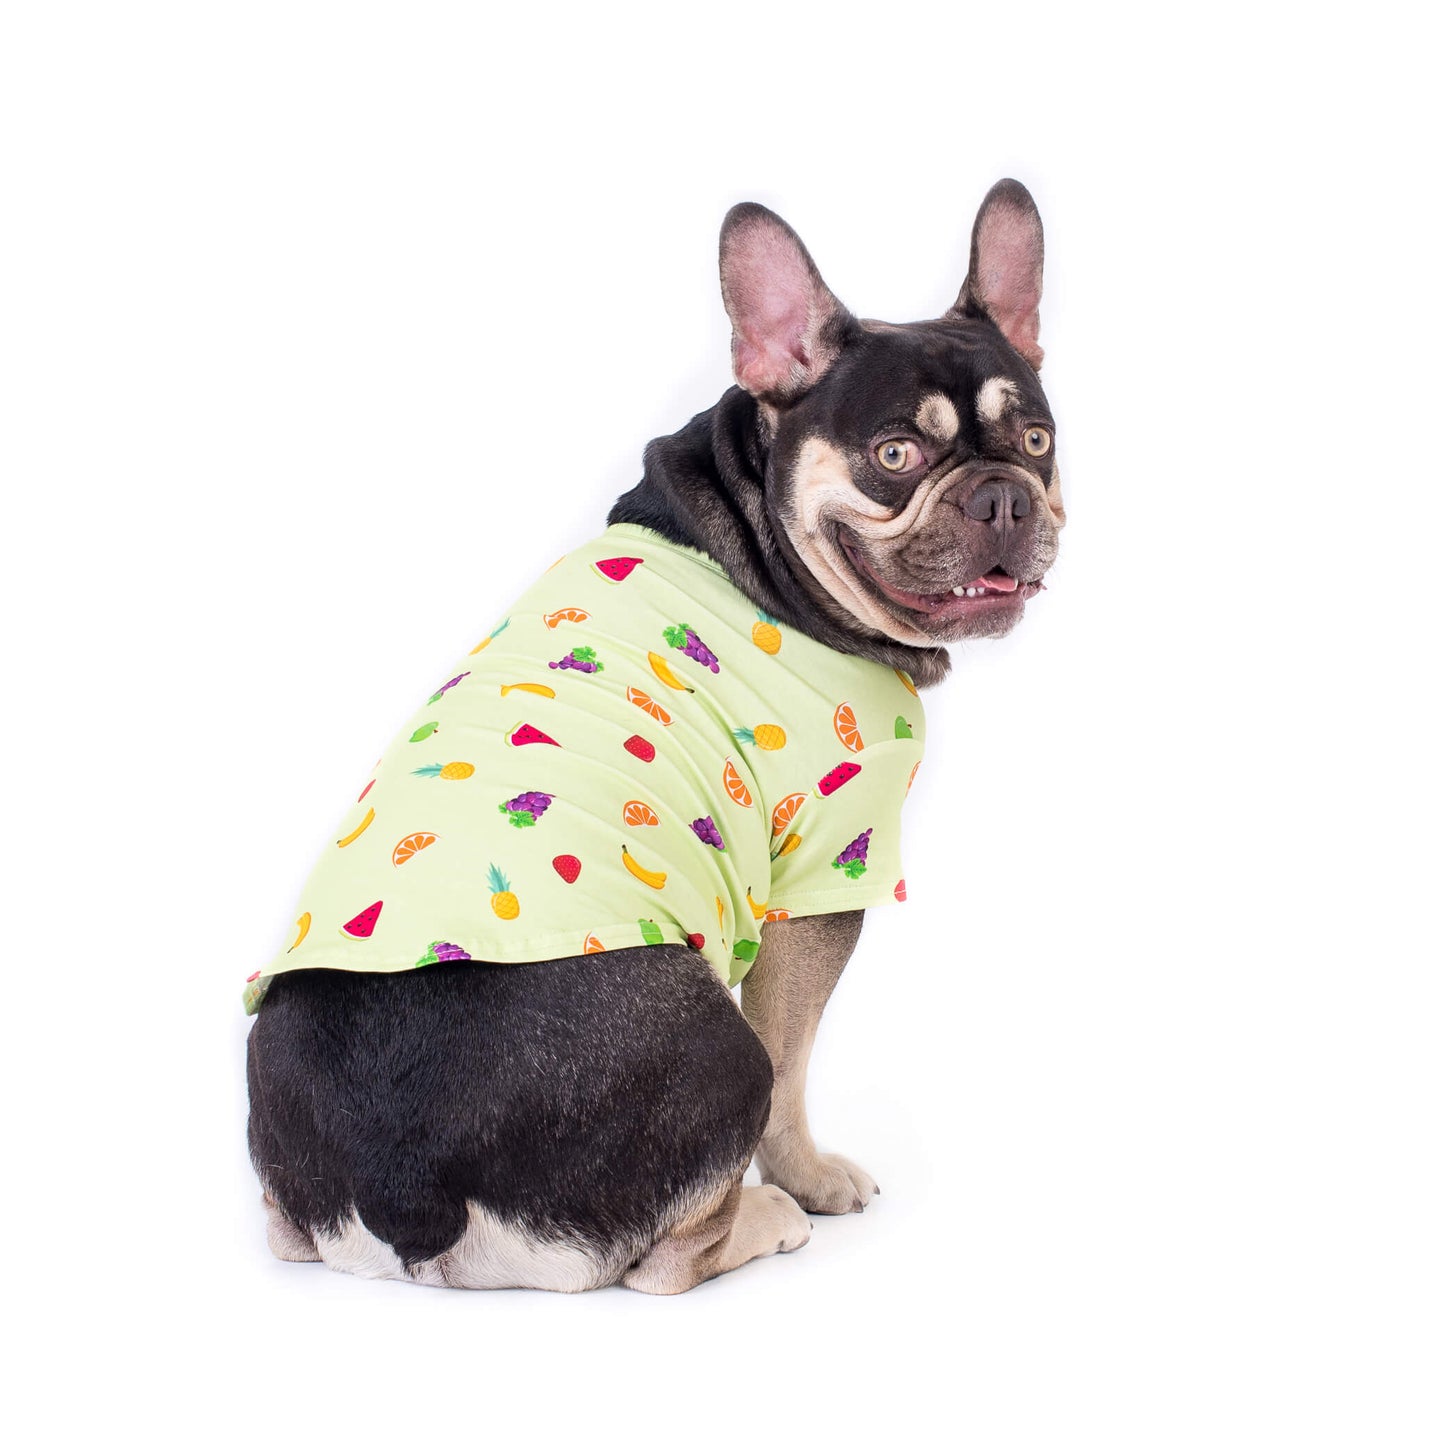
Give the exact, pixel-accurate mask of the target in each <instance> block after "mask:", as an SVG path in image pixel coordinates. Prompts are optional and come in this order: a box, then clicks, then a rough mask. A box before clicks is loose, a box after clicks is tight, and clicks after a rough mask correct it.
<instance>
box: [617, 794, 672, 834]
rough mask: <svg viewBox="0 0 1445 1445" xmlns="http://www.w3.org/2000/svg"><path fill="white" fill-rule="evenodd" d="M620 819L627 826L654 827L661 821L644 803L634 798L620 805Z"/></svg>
mask: <svg viewBox="0 0 1445 1445" xmlns="http://www.w3.org/2000/svg"><path fill="white" fill-rule="evenodd" d="M622 821H623V822H624V823H626V824H627V826H628V827H629V828H655V827H657V825H658V824H659V823H660V822H661V821H662V820H661V819H660V818H659V817H658V816H657V814H656V813H654V812H653V811H652V809H651V808H649V807H648V806H647V804H646V803H644V802H641V801H640V800H639V799H637V798H634V799H633V800H632V801H631V802H630V803H624V804H623V806H622Z"/></svg>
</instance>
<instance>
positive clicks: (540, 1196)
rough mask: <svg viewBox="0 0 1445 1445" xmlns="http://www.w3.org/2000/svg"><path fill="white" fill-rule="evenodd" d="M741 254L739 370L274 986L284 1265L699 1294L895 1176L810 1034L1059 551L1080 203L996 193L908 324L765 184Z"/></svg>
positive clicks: (633, 502) (264, 1136)
mask: <svg viewBox="0 0 1445 1445" xmlns="http://www.w3.org/2000/svg"><path fill="white" fill-rule="evenodd" d="M720 271H721V280H722V293H723V301H724V305H725V307H726V310H727V313H728V316H729V318H730V320H731V323H732V331H733V335H732V365H733V373H734V376H735V378H736V383H737V384H736V385H735V386H734V387H731V388H730V389H729V390H728V391H727V392H726V393H725V394H724V395H723V397H722V398H721V399H720V400H719V401H718V403H717V404H716V405H715V406H714V407H712V408H711V409H709V410H708V411H705V412H703V413H701V414H700V415H698V416H696V417H694V418H693V419H692V420H691V421H690V422H688V423H687V424H686V425H685V426H684V427H682V429H681V430H679V431H678V432H676V433H675V434H674V435H672V436H668V437H663V438H659V439H657V440H655V441H653V442H652V443H651V444H650V445H649V446H648V447H647V448H646V451H645V454H644V466H643V475H642V480H641V481H640V482H639V483H638V485H637V486H636V487H634V488H633V489H632V490H631V491H629V492H627V493H626V494H624V495H623V496H622V497H621V498H620V499H618V501H617V502H616V504H615V505H614V506H613V508H612V511H611V513H610V515H609V517H608V524H609V525H608V529H607V531H606V532H604V534H603V536H602V538H600V539H599V540H598V542H597V543H595V544H591V545H590V546H589V547H584V548H581V549H578V552H577V553H576V554H569V558H568V559H564V561H563V563H562V564H560V565H559V568H558V570H557V571H556V572H555V573H549V574H547V575H546V576H545V577H544V578H543V579H541V580H540V581H539V583H538V584H537V586H536V587H535V588H534V589H533V590H532V591H531V592H529V593H528V594H527V596H526V598H524V599H522V601H521V602H520V603H519V604H517V605H516V606H514V607H513V608H512V609H510V611H509V613H508V614H507V615H506V616H505V617H504V618H503V619H502V620H501V621H500V623H499V625H498V626H497V627H495V628H494V629H492V630H491V631H490V632H489V633H488V636H487V637H486V638H484V639H483V640H482V642H480V643H479V644H478V646H477V648H475V649H473V651H472V653H471V654H469V655H468V658H467V659H465V660H464V661H463V663H462V665H460V666H459V668H458V669H457V675H456V676H454V677H452V678H451V679H450V680H449V681H448V682H446V683H444V684H443V685H442V687H441V688H439V689H438V691H437V692H436V693H434V694H433V695H432V696H431V697H430V698H428V700H427V703H426V704H425V705H424V706H423V707H422V708H421V709H420V710H419V711H418V713H417V715H416V718H414V719H413V723H412V724H409V725H408V727H407V729H405V730H404V731H403V733H402V735H401V736H400V737H399V738H398V740H397V742H396V743H394V744H393V746H392V748H391V749H390V750H389V752H388V754H387V755H386V758H384V760H383V762H382V764H381V765H380V767H379V770H378V772H377V775H376V778H375V779H374V785H375V791H374V792H373V791H372V787H373V785H372V784H368V788H367V790H366V792H365V793H363V796H362V798H361V799H360V800H359V801H358V804H357V807H356V810H355V811H354V812H353V813H352V814H349V815H348V819H349V821H350V822H352V823H353V824H354V826H353V827H351V828H350V829H349V830H348V831H347V833H346V834H345V835H344V836H343V837H341V838H339V839H338V840H337V845H336V847H335V849H334V850H328V854H327V857H326V858H324V859H323V860H322V863H321V864H319V865H318V869H317V873H316V875H315V876H314V878H313V881H312V883H311V884H309V885H308V890H309V897H310V900H311V901H309V902H308V907H307V910H306V911H305V912H304V913H303V915H302V918H301V920H300V921H299V927H298V936H297V938H296V941H295V942H294V943H293V944H292V945H291V947H290V948H289V949H288V950H287V951H286V952H285V953H283V954H282V955H281V956H280V958H278V959H277V960H275V961H273V963H272V964H270V965H268V966H267V967H266V968H265V969H263V970H261V971H260V972H258V973H257V974H256V975H253V977H252V979H251V980H249V981H248V992H247V1004H248V1008H249V1009H250V1010H251V1011H253V1012H255V1013H256V1014H257V1017H256V1020H255V1023H254V1025H253V1027H252V1030H251V1034H250V1038H249V1043H248V1069H247V1074H248V1084H249V1090H250V1100H251V1114H250V1126H249V1143H250V1149H251V1155H252V1159H253V1161H254V1164H255V1167H256V1170H257V1173H258V1175H259V1177H260V1180H261V1182H262V1185H263V1188H264V1194H263V1203H264V1206H265V1209H266V1213H267V1233H268V1241H269V1244H270V1247H271V1249H272V1251H273V1252H274V1253H275V1254H276V1255H277V1256H278V1257H280V1258H281V1259H285V1260H297V1261H299V1260H324V1261H325V1262H326V1264H328V1265H329V1266H331V1267H332V1268H334V1269H338V1270H344V1271H349V1272H352V1273H355V1274H358V1275H362V1276H365V1277H370V1278H386V1279H402V1280H411V1281H415V1282H419V1283H423V1284H432V1285H449V1286H460V1287H468V1288H496V1287H509V1286H515V1287H530V1288H537V1289H551V1290H562V1291H578V1290H586V1289H595V1288H599V1287H602V1286H605V1285H610V1284H615V1283H619V1282H620V1283H622V1284H624V1285H627V1286H629V1287H631V1288H633V1289H637V1290H642V1291H647V1292H651V1293H658V1294H673V1293H678V1292H681V1291H684V1290H687V1289H690V1288H692V1287H693V1286H695V1285H697V1284H699V1283H701V1282H702V1281H704V1280H707V1279H710V1278H712V1277H713V1276H715V1275H719V1274H722V1273H724V1272H725V1271H728V1270H732V1269H735V1268H737V1267H738V1266H739V1265H741V1264H743V1263H745V1262H746V1261H748V1260H751V1259H755V1258H759V1257H761V1256H764V1255H769V1254H773V1253H777V1252H785V1251H789V1250H793V1249H796V1248H798V1247H799V1246H801V1245H803V1244H805V1243H806V1242H807V1240H808V1238H809V1234H810V1231H811V1225H810V1223H809V1221H808V1213H809V1212H812V1213H822V1214H839V1213H847V1212H849V1211H861V1210H862V1209H863V1208H864V1206H865V1205H866V1204H867V1203H868V1202H869V1200H870V1199H871V1198H872V1196H873V1195H874V1194H875V1193H876V1192H877V1186H876V1185H875V1184H874V1182H873V1180H872V1178H871V1177H870V1176H869V1175H868V1173H867V1172H866V1171H865V1170H864V1169H862V1168H860V1167H859V1166H858V1165H857V1164H855V1163H853V1162H852V1161H851V1160H849V1159H846V1158H844V1157H842V1156H841V1155H832V1154H828V1155H825V1154H820V1153H819V1152H818V1150H817V1148H816V1147H815V1145H814V1142H813V1139H812V1136H811V1134H810V1133H809V1129H808V1122H807V1115H806V1111H805V1107H804V1082H805V1075H806V1070H807V1063H808V1056H809V1052H810V1049H811V1046H812V1041H813V1037H814V1033H815V1031H816V1029H817V1025H818V1020H819V1017H820V1015H821V1013H822V1010H823V1008H824V1005H825V1004H826V1003H827V1000H828V997H829V995H830V993H831V992H832V989H833V987H834V985H835V983H836V982H837V979H838V977H839V975H840V974H841V972H842V969H843V967H844V965H845V964H846V962H847V960H848V957H849V955H850V953H851V952H852V950H853V947H854V945H855V943H856V942H857V939H858V936H859V932H860V929H861V926H862V916H863V914H862V910H863V908H864V907H865V906H871V905H872V904H874V903H881V902H887V901H891V899H892V898H893V897H898V898H900V899H901V898H902V897H903V896H905V885H904V883H903V879H902V876H901V871H900V865H899V864H898V862H897V854H896V837H895V834H896V820H897V817H898V814H899V811H900V809H901V806H902V800H903V796H904V795H905V794H906V792H907V788H908V786H911V784H912V778H913V773H915V772H916V771H917V764H918V758H919V754H920V752H921V746H922V715H921V711H920V710H919V706H920V705H919V703H918V698H917V691H918V689H919V688H922V687H927V686H931V685H933V684H936V683H938V682H939V681H941V680H942V678H943V677H944V676H945V674H946V673H947V671H948V669H949V658H948V653H947V650H946V648H947V645H948V644H949V643H952V642H957V641H961V640H964V639H972V638H982V637H999V636H1002V635H1003V634H1005V633H1007V632H1008V631H1010V629H1012V628H1013V627H1014V626H1015V625H1016V624H1017V623H1018V621H1019V620H1020V618H1021V617H1022V616H1023V613H1024V610H1025V606H1026V604H1027V602H1028V600H1029V599H1030V598H1031V597H1032V596H1034V595H1035V594H1036V593H1037V592H1038V591H1039V590H1040V589H1041V588H1042V587H1043V579H1044V576H1045V574H1046V573H1047V572H1048V570H1049V568H1050V566H1051V565H1052V564H1053V562H1054V560H1055V557H1056V554H1057V550H1058V538H1059V531H1060V529H1061V528H1062V526H1063V524H1064V520H1065V514H1064V508H1063V503H1062V498H1061V484H1060V478H1059V470H1058V464H1057V460H1056V446H1055V436H1054V423H1053V418H1052V415H1051V413H1050V410H1049V405H1048V402H1047V400H1046V399H1045V397H1044V393H1043V391H1042V389H1041V387H1040V383H1039V378H1038V369H1039V366H1040V364H1041V362H1042V359H1043V353H1042V351H1041V350H1040V348H1039V340H1038V334H1039V300H1040V294H1041V289H1042V278H1043V229H1042V225H1041V222H1040V220H1039V215H1038V211H1037V209H1036V207H1035V205H1034V203H1033V200H1032V198H1031V197H1030V195H1029V193H1028V191H1027V190H1025V188H1024V187H1023V186H1022V185H1020V184H1019V183H1018V182H1016V181H1011V180H1004V181H1000V182H999V183H998V184H997V185H996V186H994V187H993V188H992V190H990V191H989V193H988V195H987V196H986V197H985V199H984V201H983V204H982V205H981V207H980V209H979V212H978V215H977V218H976V220H975V222H974V226H973V232H972V241H971V249H970V256H969V265H968V273H967V277H966V279H965V281H964V283H963V287H962V290H961V291H960V293H959V295H958V299H957V301H956V302H955V303H954V304H953V305H952V306H951V307H950V308H949V310H948V311H947V312H946V313H945V314H944V315H943V316H941V317H940V318H938V319H937V320H931V321H922V322H914V323H908V324H901V325H895V324H891V323H885V322H880V321H871V320H861V319H858V318H856V317H854V316H853V315H852V314H851V313H850V312H849V311H848V310H847V309H846V308H845V307H844V306H843V305H842V303H841V302H840V301H839V300H838V299H837V298H836V297H835V296H834V295H833V293H832V292H831V291H830V290H829V289H828V287H827V286H826V285H825V284H824V282H823V279H822V277H821V276H820V274H819V272H818V269H817V267H816V266H815V265H814V263H813V260H812V258H811V257H810V256H809V254H808V252H807V250H806V249H805V248H804V246H803V244H802V242H801V241H800V240H799V238H798V236H797V235H796V234H795V233H794V232H793V230H792V229H791V228H790V227H789V226H788V225H787V224H786V223H785V222H784V221H782V220H781V219H780V218H779V217H778V216H776V215H774V214H773V213H772V212H771V211H769V210H767V209H765V208H764V207H762V206H759V205H756V204H751V203H746V204H742V205H739V206H736V207H734V208H733V209H732V210H731V211H730V212H729V213H728V215H727V217H726V219H725V221H724V224H723V228H722V235H721V242H720ZM835 703H836V706H834V704H835ZM749 709H750V710H749ZM519 714H524V715H523V716H521V719H520V721H519V720H518V715H519ZM890 714H893V715H892V716H890ZM503 719H506V720H505V721H504V720H503ZM443 758H445V759H446V761H442V759H443ZM815 774H816V776H814V775H815ZM489 789H490V791H489ZM513 789H515V794H514V795H512V796H506V794H509V793H512V790H513ZM363 809H364V811H362V810H363ZM855 828H856V829H857V830H858V831H857V833H856V834H855V833H854V829H855ZM398 835H399V836H398ZM895 874H896V875H897V876H896V878H895ZM373 894H374V895H375V896H374V897H373V896H372V895H373ZM307 897H308V896H307V895H304V896H303V901H307ZM353 908H355V909H356V912H355V913H354V915H352V916H348V914H349V913H350V911H351V909H353ZM594 924H595V926H593V925H594ZM739 982H740V983H741V1008H740V1009H739V1007H738V1006H737V1004H736V1003H735V1001H734V999H733V996H732V995H731V993H730V992H729V986H730V985H732V984H734V983H739ZM754 1159H756V1162H757V1165H758V1168H759V1170H760V1172H761V1176H762V1181H763V1182H762V1184H761V1185H759V1186H754V1187H744V1186H743V1183H742V1180H743V1176H744V1173H745V1171H746V1170H747V1168H748V1166H749V1163H750V1162H751V1161H753V1160H754Z"/></svg>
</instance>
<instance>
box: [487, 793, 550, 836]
mask: <svg viewBox="0 0 1445 1445" xmlns="http://www.w3.org/2000/svg"><path fill="white" fill-rule="evenodd" d="M552 797H553V795H552V794H551V793H518V794H517V796H516V797H515V798H513V799H511V800H510V801H509V802H506V803H498V804H497V811H498V812H499V813H505V814H506V815H507V821H508V822H509V823H510V824H511V825H512V826H513V827H514V828H532V827H535V826H536V823H537V819H538V818H540V817H541V816H542V814H543V813H545V812H546V811H547V809H548V808H550V807H551V806H552Z"/></svg>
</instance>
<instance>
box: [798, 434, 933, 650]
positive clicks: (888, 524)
mask: <svg viewBox="0 0 1445 1445" xmlns="http://www.w3.org/2000/svg"><path fill="white" fill-rule="evenodd" d="M793 487H794V490H793V505H792V509H791V511H790V513H789V515H788V516H786V517H785V518H784V526H785V528H786V530H787V533H788V540H789V541H791V542H792V544H793V546H794V547H795V548H796V549H797V553H798V556H799V557H801V558H802V559H803V562H804V564H805V565H806V566H807V568H808V570H809V571H810V572H812V574H813V575H814V576H815V577H816V578H817V579H818V581H819V582H820V583H821V584H822V585H823V587H824V588H825V589H826V590H827V592H828V594H829V595H830V596H831V597H835V598H837V599H838V600H839V602H840V603H842V604H843V605H845V606H847V607H848V609H849V611H851V612H852V613H853V615H854V616H855V617H857V618H858V619H859V620H860V621H861V622H863V623H864V624H865V625H866V626H869V627H872V628H873V629H874V630H875V631H877V632H881V633H882V634H883V635H884V636H885V637H891V638H893V639H894V640H895V641H898V642H905V643H908V644H909V645H910V646H912V647H931V646H933V645H934V639H933V638H932V637H930V636H929V635H928V633H926V632H924V631H922V630H921V629H920V628H917V627H914V626H912V625H911V624H909V623H907V622H905V621H903V619H901V618H899V617H895V616H894V615H893V613H892V612H890V611H889V610H888V608H886V607H884V606H883V605H882V603H880V602H879V601H877V599H876V596H875V594H874V593H873V591H872V589H871V588H870V587H868V586H867V585H866V584H865V583H864V582H863V581H862V579H860V578H859V577H858V575H857V574H856V573H855V572H854V570H853V567H852V564H851V563H850V562H849V561H848V559H847V557H846V556H844V554H843V549H842V548H841V547H840V546H839V545H838V542H837V540H836V537H835V535H834V527H835V526H836V525H842V526H844V527H847V528H848V529H849V531H851V532H854V533H856V534H857V535H858V536H860V537H866V538H868V539H869V541H870V542H888V541H891V540H894V539H896V538H898V537H901V536H903V534H904V533H906V532H908V531H910V530H911V529H912V528H913V527H915V526H916V525H917V524H918V522H919V519H920V517H921V516H922V515H923V514H924V512H925V510H926V508H927V507H928V506H929V505H930V504H931V502H932V501H933V499H934V497H935V496H936V494H937V492H938V486H937V485H933V486H921V487H919V488H918V489H917V490H916V491H915V492H914V494H913V495H912V497H910V498H909V500H908V504H907V506H906V507H905V508H904V509H903V510H902V511H901V512H899V513H897V514H896V515H895V514H894V513H893V512H891V511H890V510H889V509H888V508H887V507H885V506H884V505H883V504H882V503H881V502H875V501H874V500H873V499H872V498H871V497H867V496H864V494H863V493H862V492H860V491H859V490H858V488H857V487H855V486H854V485H853V473H852V471H851V470H850V468H849V466H848V459H847V458H846V457H845V456H844V455H843V453H842V452H840V451H839V450H838V448H837V447H835V446H833V445H832V444H831V443H830V442H828V441H825V440H824V439H823V438H822V437H809V438H808V440H807V441H806V442H805V443H804V444H803V446H802V449H801V450H800V451H799V453H798V462H797V465H796V467H795V468H794V471H793Z"/></svg>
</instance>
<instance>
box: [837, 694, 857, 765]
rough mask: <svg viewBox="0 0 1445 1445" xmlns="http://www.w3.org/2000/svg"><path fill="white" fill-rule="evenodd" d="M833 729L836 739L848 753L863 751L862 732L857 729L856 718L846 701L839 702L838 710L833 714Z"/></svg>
mask: <svg viewBox="0 0 1445 1445" xmlns="http://www.w3.org/2000/svg"><path fill="white" fill-rule="evenodd" d="M833 731H834V732H835V733H837V734H838V741H839V742H840V743H842V744H843V746H844V747H845V748H847V749H848V751H849V752H850V753H861V752H862V751H863V734H862V733H860V732H859V731H858V719H857V718H856V717H854V716H853V709H852V707H850V706H849V704H847V703H846V702H840V703H839V704H838V711H837V712H835V713H834V714H833Z"/></svg>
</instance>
